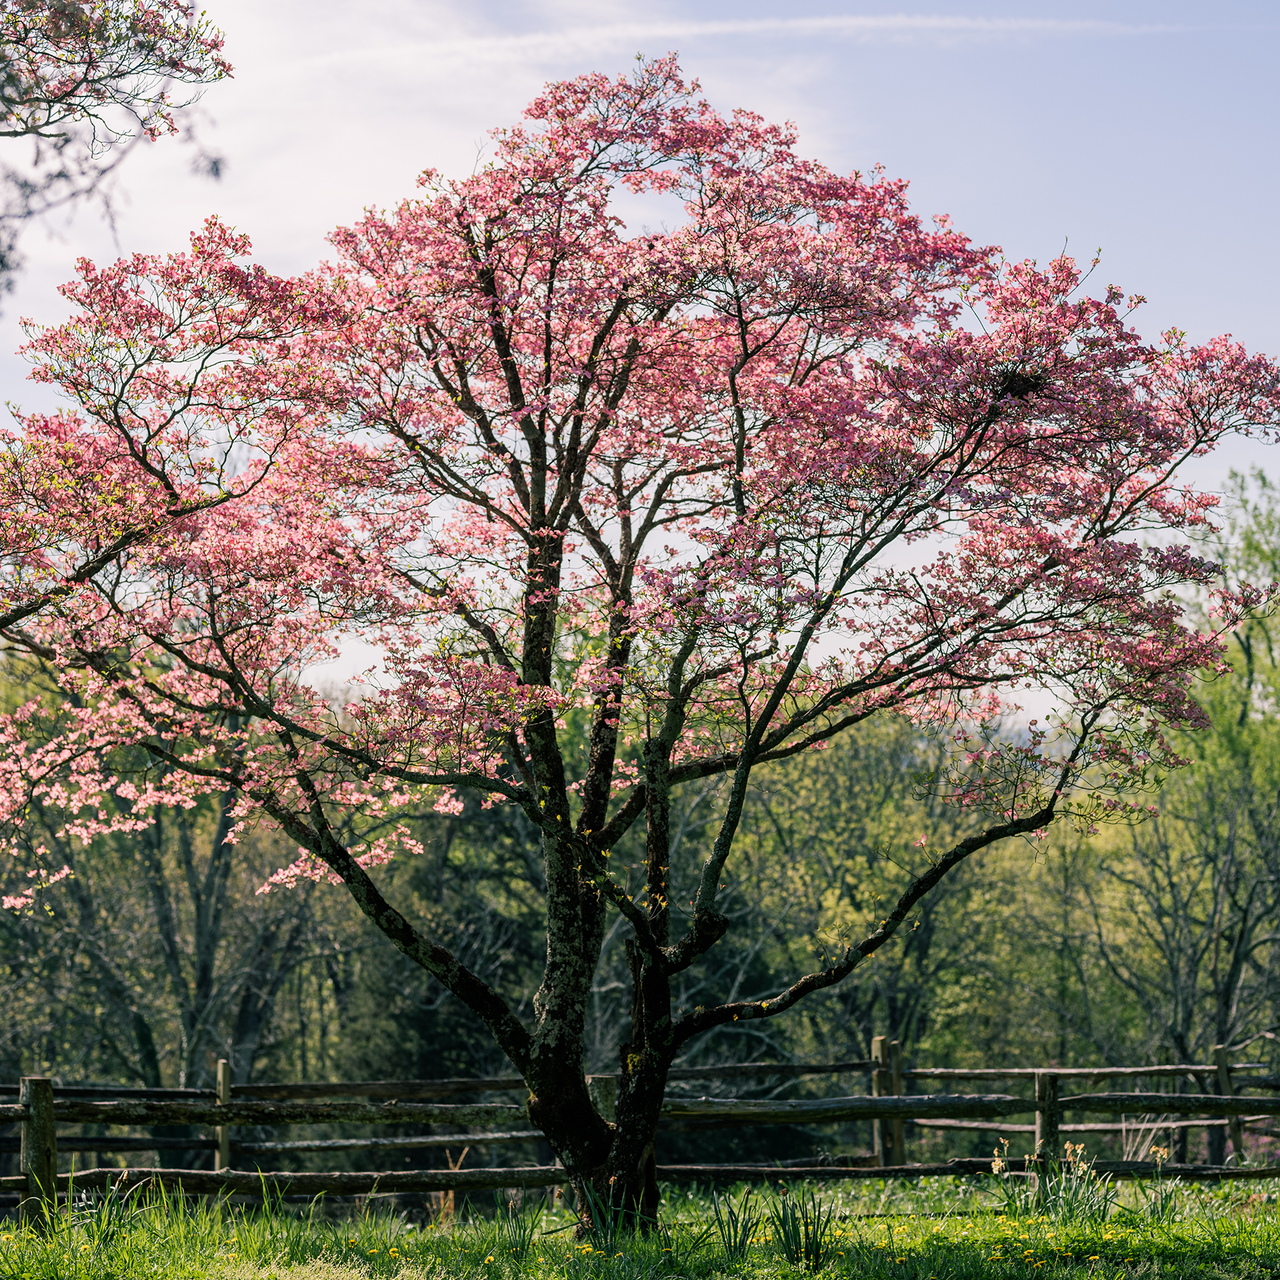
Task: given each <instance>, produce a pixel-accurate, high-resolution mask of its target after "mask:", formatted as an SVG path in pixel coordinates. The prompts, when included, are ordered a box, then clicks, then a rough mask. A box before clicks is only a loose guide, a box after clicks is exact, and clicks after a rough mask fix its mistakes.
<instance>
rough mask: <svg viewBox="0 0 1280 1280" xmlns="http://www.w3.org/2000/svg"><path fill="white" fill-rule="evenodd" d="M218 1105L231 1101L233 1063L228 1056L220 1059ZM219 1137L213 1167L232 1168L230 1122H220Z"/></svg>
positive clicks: (224, 1104) (217, 1133) (217, 1132)
mask: <svg viewBox="0 0 1280 1280" xmlns="http://www.w3.org/2000/svg"><path fill="white" fill-rule="evenodd" d="M217 1089H218V1106H220V1107H223V1106H226V1104H227V1103H228V1102H230V1101H231V1063H229V1062H228V1061H227V1060H226V1058H219V1059H218V1075H217ZM215 1136H216V1137H217V1139H218V1150H217V1152H216V1153H215V1154H214V1161H213V1167H214V1168H215V1169H230V1168H231V1126H230V1125H229V1124H220V1125H219V1126H218V1127H217V1130H216V1131H215Z"/></svg>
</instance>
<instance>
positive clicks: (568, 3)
mask: <svg viewBox="0 0 1280 1280" xmlns="http://www.w3.org/2000/svg"><path fill="white" fill-rule="evenodd" d="M208 13H209V16H210V17H211V18H212V20H213V21H214V22H215V23H216V24H217V25H219V26H220V27H221V28H222V29H223V31H224V32H225V34H226V54H227V56H228V58H229V59H230V61H231V62H232V64H233V65H234V67H235V75H234V78H233V79H231V80H228V81H224V82H222V83H220V84H217V85H214V86H213V87H211V88H210V89H209V90H208V91H207V93H206V95H205V97H204V99H203V101H202V103H201V104H200V106H199V107H198V108H197V112H196V115H195V117H194V123H195V125H196V128H197V132H198V136H199V138H200V141H201V143H202V145H203V146H205V147H206V148H208V149H210V150H211V151H213V152H215V153H217V154H218V155H220V156H221V157H223V159H224V161H225V164H224V176H223V177H222V179H221V180H220V181H216V182H215V181H213V180H212V179H210V178H209V177H207V176H202V175H201V174H199V173H197V172H195V171H194V166H193V163H192V162H193V158H194V154H195V149H194V148H193V147H192V146H190V145H184V144H182V143H175V142H173V141H165V142H162V143H158V144H155V145H152V146H146V147H140V148H138V149H136V150H135V152H134V154H132V155H131V156H130V157H129V158H128V160H127V162H126V164H125V166H123V168H122V180H121V188H120V195H119V200H118V207H117V217H116V221H115V227H114V229H112V228H111V227H108V226H107V225H106V224H104V223H103V221H102V220H101V218H100V217H98V216H97V215H96V214H95V213H94V212H93V211H91V210H84V211H82V212H81V213H79V214H78V215H77V216H75V217H73V218H71V219H70V220H62V221H59V222H58V223H56V224H54V225H53V226H52V227H50V228H44V229H41V228H36V229H33V230H32V231H31V232H29V233H28V234H27V236H26V239H25V240H24V242H23V246H22V248H23V251H24V253H25V255H26V259H27V265H26V268H25V271H24V273H23V275H22V277H21V279H20V281H19V283H18V287H17V288H16V290H15V292H14V293H13V294H12V295H10V296H9V298H7V299H5V300H4V301H3V302H2V303H0V307H2V309H3V313H2V314H0V379H2V380H3V385H4V396H5V398H6V399H8V400H10V401H12V402H15V403H17V404H20V405H24V406H26V407H29V408H34V407H37V406H42V407H43V406H48V405H49V403H50V400H49V396H50V394H51V393H50V392H49V391H48V390H47V389H44V388H39V387H35V386H33V385H32V384H30V383H25V382H24V381H23V379H24V378H25V372H26V365H25V362H24V361H23V360H22V359H21V358H20V357H18V356H16V355H13V354H11V353H13V352H14V351H15V350H16V348H17V346H18V345H19V344H20V342H21V341H22V335H21V331H20V328H19V318H20V317H24V316H25V317H29V318H31V319H33V320H35V321H37V322H39V323H48V322H51V321H55V320H57V319H58V318H60V317H61V316H63V315H65V314H66V305H65V303H64V302H63V301H62V300H61V298H60V297H59V296H58V295H57V293H56V286H57V285H58V284H59V283H60V282H61V281H64V280H67V279H69V278H70V277H71V276H72V274H73V272H74V264H75V261H76V259H77V258H78V257H80V256H81V255H87V256H89V257H91V258H93V259H95V260H97V261H99V262H103V261H109V260H111V259H113V258H114V257H116V256H117V255H118V254H119V253H122V252H124V253H132V252H135V251H140V252H164V251H169V250H181V249H184V248H185V247H186V244H187V236H188V233H189V232H190V231H191V230H192V229H193V228H195V227H198V226H199V224H200V223H201V222H202V221H203V219H204V218H205V217H206V216H208V215H209V214H211V213H217V214H218V215H220V216H221V217H222V218H223V219H224V220H225V221H227V222H230V223H232V224H233V225H235V226H236V227H237V228H238V229H239V230H241V231H243V232H246V233H248V234H249V235H250V236H251V238H252V239H253V242H254V248H255V255H256V256H257V258H258V259H259V260H260V261H261V262H263V263H264V264H265V265H266V266H267V267H268V268H270V269H271V270H274V271H278V272H295V271H302V270H306V269H307V268H309V267H311V266H312V265H314V263H315V262H317V261H318V260H319V259H320V258H322V257H323V256H325V254H326V244H325V236H326V235H327V233H328V232H329V231H330V230H331V229H332V228H333V227H334V226H336V225H339V224H345V223H349V222H351V221H353V220H354V219H356V218H357V217H358V216H359V215H360V212H361V210H362V209H363V208H365V207H367V206H369V205H383V206H385V205H388V204H391V203H393V202H395V201H396V200H398V199H400V198H402V197H404V196H406V195H409V194H411V193H412V191H413V184H414V179H415V177H416V175H417V174H418V173H419V172H420V171H421V170H422V169H424V168H426V167H427V166H432V167H434V168H437V169H440V170H442V171H443V172H444V173H446V174H450V175H462V174H465V173H467V172H470V171H471V169H472V168H473V167H474V165H475V164H476V163H477V160H482V159H483V157H484V155H485V151H486V147H487V145H488V132H489V130H490V129H492V128H494V127H495V126H500V125H507V124H511V123H513V122H515V121H516V119H517V118H518V116H519V113H520V111H521V109H522V107H523V106H524V104H525V103H527V102H528V101H529V99H530V98H532V97H533V96H534V94H536V92H537V91H538V89H539V88H540V86H541V85H542V84H543V83H544V82H546V81H547V80H553V79H561V78H565V77H570V76H574V75H578V74H580V73H582V72H586V71H603V72H606V73H609V74H619V73H622V72H624V71H626V70H627V69H628V68H629V67H630V65H631V64H632V60H633V59H634V58H635V56H636V54H637V53H641V54H644V55H647V56H659V55H662V54H665V53H667V52H669V51H672V50H676V51H678V52H679V54H680V59H681V63H682V66H683V68H684V70H685V72H686V74H688V75H690V76H694V77H697V78H698V79H699V80H700V81H701V82H702V85H703V89H704V91H705V93H706V95H707V96H708V98H709V99H710V100H711V102H712V103H713V104H714V105H715V106H716V107H718V108H720V109H722V110H729V109H732V108H734V107H745V108H749V109H751V110H754V111H757V112H759V113H760V114H762V115H764V116H765V117H766V118H769V119H773V120H791V121H794V122H795V124H796V125H797V126H798V129H799V135H800V143H799V150H800V152H801V153H802V154H807V155H810V156H813V157H814V158H816V159H818V160H820V161H822V162H823V163H824V164H826V165H828V166H829V167H831V168H833V169H837V170H842V171H848V170H852V169H862V170H866V169H868V168H870V167H871V166H873V165H875V164H882V165H883V166H884V168H885V170H886V172H887V173H888V174H889V175H891V176H893V177H900V178H905V179H908V180H909V181H910V183H911V195H912V202H913V204H914V206H915V208H916V210H917V211H918V212H919V213H921V214H923V215H925V216H929V215H932V214H935V213H948V214H950V215H951V216H952V218H953V219H954V222H955V225H956V228H957V229H958V230H960V231H962V232H964V233H965V234H967V235H969V236H971V237H972V238H973V239H974V240H975V241H977V242H980V243H984V244H996V245H1000V246H1001V247H1002V248H1003V250H1004V252H1005V254H1006V255H1007V256H1008V257H1009V258H1011V259H1021V258H1025V257H1034V258H1038V259H1040V260H1041V261H1044V260H1046V259H1047V258H1049V257H1051V256H1053V255H1054V254H1056V253H1058V252H1059V251H1061V250H1062V249H1063V247H1064V245H1065V246H1066V248H1067V250H1068V252H1070V253H1073V254H1075V255H1076V256H1077V257H1080V258H1083V259H1089V258H1091V257H1092V256H1093V254H1094V252H1095V251H1096V250H1098V249H1101V250H1102V263H1101V266H1100V267H1099V269H1098V272H1097V274H1096V275H1095V277H1094V280H1095V281H1096V282H1097V284H1098V287H1099V289H1101V288H1102V287H1104V286H1105V285H1106V284H1107V283H1111V282H1114V283H1117V284H1119V285H1121V286H1122V287H1123V288H1124V289H1125V291H1126V292H1139V293H1142V294H1144V295H1146V297H1147V298H1148V299H1149V302H1148V304H1147V306H1146V307H1144V308H1143V309H1142V310H1141V311H1140V312H1139V313H1138V316H1137V318H1136V323H1137V324H1138V327H1139V328H1140V329H1141V330H1142V331H1143V332H1144V333H1145V334H1148V335H1155V334H1156V333H1158V332H1159V331H1161V330H1162V329H1164V328H1166V327H1168V326H1170V325H1177V326H1178V327H1179V328H1182V329H1185V330H1186V331H1187V332H1188V334H1189V335H1190V336H1191V338H1192V339H1193V340H1203V339H1206V338H1209V337H1212V336H1214V335H1215V334H1218V333H1222V332H1230V333H1232V334H1234V335H1235V336H1236V338H1237V339H1238V340H1239V341H1241V342H1243V343H1244V344H1245V345H1246V346H1247V347H1249V348H1250V349H1251V350H1257V351H1263V352H1267V353H1270V354H1272V355H1280V308H1278V307H1277V305H1276V295H1275V294H1274V293H1273V292H1272V290H1273V289H1275V287H1276V283H1277V274H1278V271H1280V247H1278V244H1280V238H1278V235H1277V229H1276V227H1275V219H1274V209H1275V206H1276V204H1277V195H1278V194H1280V176H1278V175H1280V166H1277V163H1276V160H1277V156H1276V150H1277V147H1276V141H1275V139H1276V134H1277V124H1280V120H1278V119H1277V115H1278V112H1277V107H1278V105H1280V77H1277V75H1276V74H1275V70H1274V68H1275V66H1276V65H1277V61H1280V59H1278V58H1277V54H1280V5H1277V4H1275V3H1274V0H1273V2H1272V3H1231V2H1230V0H1217V3H1215V4H1213V5H1209V4H1204V3H1187V2H1184V0H1167V2H1166V3H1160V4H1154V3H1123V2H1116V0H1112V2H1111V3H1092V2H1089V0H1076V2H1075V3H1072V4H1065V3H999V2H996V0H991V2H987V3H980V2H979V0H973V2H972V3H946V2H945V0H936V2H934V3H922V4H910V3H906V4H903V3H898V4H894V3H888V4H875V3H849V2H847V0H845V2H841V0H791V2H790V3H788V4H786V5H782V4H778V3H772V4H766V3H761V2H760V0H732V2H730V0H705V2H698V3H683V4H677V3H664V2H662V0H651V2H650V3H643V4H642V3H636V2H635V0H591V2H590V3H587V2H586V0H547V2H545V3H539V2H536V0H471V2H470V3H457V2H455V0H361V3H359V4H352V3H350V2H349V0H347V2H346V3H338V2H337V0H252V2H251V0H209V3H208ZM5 145H8V146H12V145H14V144H5ZM1275 449H1276V447H1275V446H1268V445H1263V444H1259V443H1249V442H1246V443H1242V444H1236V445H1233V446H1231V447H1230V448H1228V449H1226V450H1224V451H1222V452H1221V453H1220V455H1215V457H1214V458H1212V459H1210V460H1208V461H1206V462H1205V463H1203V464H1200V465H1199V466H1198V469H1197V475H1196V477H1194V478H1195V479H1196V480H1197V481H1198V482H1199V483H1200V484H1201V485H1202V486H1205V487H1209V488H1217V487H1219V486H1220V485H1221V484H1222V483H1223V480H1224V478H1225V474H1226V471H1227V469H1228V467H1229V466H1237V467H1243V466H1247V465H1253V464H1258V465H1262V466H1264V467H1267V468H1268V469H1270V470H1272V471H1280V456H1277V457H1276V458H1275V459H1274V460H1273V459H1272V454H1273V453H1274V452H1275Z"/></svg>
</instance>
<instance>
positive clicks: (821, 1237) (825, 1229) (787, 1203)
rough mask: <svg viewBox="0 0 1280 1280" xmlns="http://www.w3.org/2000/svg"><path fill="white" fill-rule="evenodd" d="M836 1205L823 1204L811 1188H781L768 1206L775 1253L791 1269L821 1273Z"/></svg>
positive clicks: (827, 1256)
mask: <svg viewBox="0 0 1280 1280" xmlns="http://www.w3.org/2000/svg"><path fill="white" fill-rule="evenodd" d="M835 1212H836V1209H835V1205H834V1204H831V1203H827V1204H824V1203H823V1202H822V1201H821V1200H819V1199H818V1193H817V1192H816V1191H814V1189H813V1188H812V1187H802V1188H801V1189H800V1190H799V1191H788V1189H787V1188H786V1187H785V1186H784V1187H780V1188H779V1189H778V1194H777V1196H776V1197H774V1199H773V1200H771V1201H770V1202H769V1221H770V1223H772V1225H773V1240H774V1243H775V1244H776V1245H777V1247H778V1252H779V1253H780V1254H781V1255H782V1256H783V1258H785V1259H786V1261H787V1262H789V1263H790V1264H791V1265H792V1266H793V1267H804V1268H805V1269H806V1270H807V1271H821V1270H822V1268H823V1265H824V1264H825V1263H826V1262H827V1260H828V1258H829V1256H830V1254H831V1251H832V1241H833V1238H834V1235H835V1223H834V1218H835Z"/></svg>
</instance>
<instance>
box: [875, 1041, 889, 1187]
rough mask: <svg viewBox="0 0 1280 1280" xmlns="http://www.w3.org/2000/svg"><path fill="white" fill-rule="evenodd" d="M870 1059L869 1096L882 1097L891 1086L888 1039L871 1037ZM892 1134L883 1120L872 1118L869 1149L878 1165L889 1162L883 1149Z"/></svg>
mask: <svg viewBox="0 0 1280 1280" xmlns="http://www.w3.org/2000/svg"><path fill="white" fill-rule="evenodd" d="M871 1061H872V1063H874V1065H873V1066H872V1068H871V1096H872V1097H873V1098H883V1097H884V1096H885V1094H887V1093H888V1092H889V1090H890V1089H891V1088H892V1087H893V1086H892V1082H891V1080H890V1076H889V1041H888V1039H887V1037H885V1036H872V1037H871ZM892 1134H893V1130H892V1129H891V1128H889V1127H888V1126H886V1125H885V1122H884V1121H883V1120H872V1122H871V1150H872V1152H873V1153H874V1155H875V1162H876V1164H878V1165H881V1166H883V1165H886V1164H888V1163H889V1160H888V1159H887V1157H888V1155H889V1154H890V1153H889V1152H887V1151H886V1150H885V1147H886V1146H887V1145H890V1144H891V1142H892ZM886 1135H889V1137H890V1143H886V1142H885V1136H886Z"/></svg>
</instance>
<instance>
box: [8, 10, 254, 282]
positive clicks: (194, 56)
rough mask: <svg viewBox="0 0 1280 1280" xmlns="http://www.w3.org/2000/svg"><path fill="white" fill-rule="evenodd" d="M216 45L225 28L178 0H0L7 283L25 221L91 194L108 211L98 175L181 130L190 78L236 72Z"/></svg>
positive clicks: (192, 88)
mask: <svg viewBox="0 0 1280 1280" xmlns="http://www.w3.org/2000/svg"><path fill="white" fill-rule="evenodd" d="M221 50H222V34H221V32H219V31H218V30H216V29H215V28H214V27H213V26H211V25H210V23H209V21H208V19H207V18H206V17H205V16H204V15H203V14H199V13H197V12H196V11H195V10H194V9H193V8H192V7H191V6H190V5H189V4H187V3H185V0H87V2H85V3H81V2H80V0H4V3H3V4H0V138H6V139H8V140H9V146H8V147H7V151H8V157H7V159H6V160H5V162H4V163H3V165H2V166H0V281H2V282H3V283H4V285H5V286H7V285H9V284H10V283H11V281H12V273H13V271H14V269H15V267H16V266H17V257H16V242H17V238H18V235H19V232H20V231H21V229H22V226H23V225H24V224H25V223H26V222H27V221H29V220H30V219H31V218H35V217H41V216H43V215H45V214H48V213H51V212H52V211H53V210H55V209H59V208H62V207H64V206H66V205H69V204H72V203H74V202H77V201H81V200H84V199H86V198H89V197H96V198H97V199H99V200H100V201H101V203H102V206H103V209H104V211H106V212H107V213H108V214H109V213H110V207H111V206H110V199H109V193H108V191H107V188H106V185H105V184H106V181H107V179H108V178H109V177H110V176H111V175H112V174H113V173H114V172H115V170H116V168H117V167H118V166H119V164H120V162H121V160H123V159H124V157H125V155H127V154H128V152H129V151H130V150H131V149H132V148H133V146H134V145H135V144H136V143H138V142H139V141H141V140H143V139H147V140H152V141H154V140H155V139H157V138H159V137H161V136H162V135H164V134H173V133H176V132H177V131H178V126H177V123H176V119H175V116H176V113H177V112H179V111H181V110H182V109H183V108H184V107H187V106H190V105H191V104H192V103H193V102H194V101H195V100H196V97H198V93H197V92H196V88H197V86H200V85H205V84H210V83H212V82H213V81H215V80H219V79H221V78H222V77H223V76H226V75H230V74H231V67H230V65H229V64H228V63H227V61H226V60H225V59H224V58H223V57H222V53H221ZM19 149H25V153H26V154H25V156H22V158H19V155H21V151H20V150H19ZM15 151H17V152H18V154H15ZM215 163H216V162H215ZM215 172H216V170H215Z"/></svg>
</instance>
